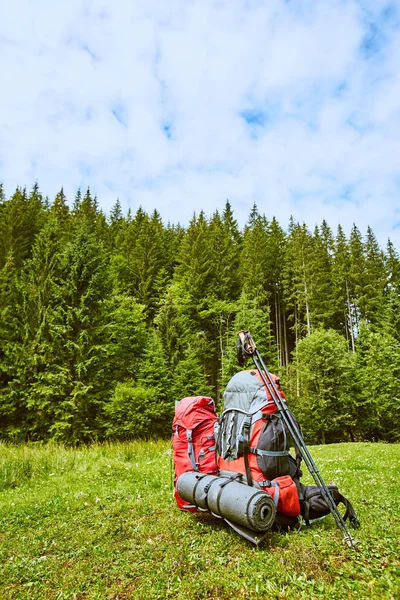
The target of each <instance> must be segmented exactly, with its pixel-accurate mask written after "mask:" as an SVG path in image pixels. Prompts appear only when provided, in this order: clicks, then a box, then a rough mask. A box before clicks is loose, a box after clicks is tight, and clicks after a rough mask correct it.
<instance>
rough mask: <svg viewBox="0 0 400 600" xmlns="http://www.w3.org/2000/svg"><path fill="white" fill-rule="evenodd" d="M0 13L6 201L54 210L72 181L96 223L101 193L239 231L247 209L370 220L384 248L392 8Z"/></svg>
mask: <svg viewBox="0 0 400 600" xmlns="http://www.w3.org/2000/svg"><path fill="white" fill-rule="evenodd" d="M3 4H4V6H2V7H1V9H0V67H1V71H2V84H3V91H2V94H1V95H0V181H2V182H3V183H4V186H5V189H6V193H7V194H9V195H10V194H11V193H12V191H13V189H14V188H15V187H16V186H17V185H27V186H31V185H32V184H33V182H34V181H35V180H36V179H37V180H38V181H39V185H40V187H41V189H42V191H43V193H44V194H48V195H49V196H50V197H54V196H55V194H56V193H57V191H58V190H59V188H60V187H61V186H64V189H65V190H66V192H67V194H68V197H69V198H70V200H72V199H73V197H74V195H75V193H76V190H77V188H78V187H82V188H83V189H85V188H86V186H88V185H90V187H91V189H92V191H93V192H94V193H95V194H97V196H98V198H99V202H100V205H101V206H103V207H104V208H105V209H106V210H109V209H110V207H111V206H112V205H113V204H114V202H115V200H116V198H117V197H119V198H120V200H121V202H122V204H123V206H124V207H125V209H126V208H127V207H128V206H130V207H131V208H132V210H136V209H137V208H138V206H139V205H142V206H143V207H144V208H145V209H147V210H148V211H149V212H150V211H152V210H153V209H154V208H157V210H158V211H159V212H160V213H161V215H162V217H163V218H164V220H165V221H167V220H170V221H172V222H178V221H180V222H182V223H186V222H187V221H188V220H189V219H190V217H191V215H192V214H193V212H194V211H196V212H199V211H200V210H201V209H203V210H204V211H205V212H206V214H208V215H211V213H212V212H213V211H214V210H215V209H216V208H218V209H222V208H223V206H224V204H225V201H226V199H227V198H229V199H230V201H231V203H232V205H233V208H234V211H235V215H236V217H237V218H238V219H239V221H240V223H241V224H242V225H243V224H244V222H245V220H246V219H247V216H248V214H249V212H250V209H251V207H252V205H253V203H254V201H256V202H257V204H258V205H259V208H260V210H261V211H263V212H265V213H266V215H267V216H268V217H272V216H273V215H276V216H277V218H278V219H279V221H280V223H281V225H282V226H283V227H286V226H287V223H288V220H289V216H290V215H291V214H293V216H294V217H295V218H297V219H298V220H300V221H305V222H306V223H307V224H308V225H309V227H310V228H311V229H312V228H313V227H314V225H315V224H316V223H320V222H321V221H322V219H324V218H325V219H326V220H327V221H328V223H329V224H330V225H331V227H332V228H333V229H335V228H336V226H337V224H338V223H341V224H342V225H343V226H344V227H345V230H346V231H347V232H349V231H350V228H351V226H352V223H353V222H355V223H356V224H357V225H358V226H359V227H360V229H361V230H362V231H364V232H365V230H366V227H367V225H368V224H370V225H371V226H372V228H373V230H374V232H375V233H376V234H377V236H378V238H379V240H380V242H381V244H385V243H386V239H387V237H389V236H390V237H391V238H392V239H393V241H394V242H395V243H396V244H397V245H399V244H400V232H399V231H398V230H397V228H396V227H395V228H394V229H392V228H393V227H394V226H395V225H396V224H397V220H398V213H397V207H398V206H399V202H398V195H399V191H400V190H399V181H400V178H399V170H400V167H399V166H398V160H397V156H398V154H399V148H398V139H399V133H400V104H399V103H400V76H399V72H398V64H399V58H400V56H399V55H400V38H399V36H398V29H396V27H397V25H396V23H397V22H398V20H399V14H396V8H395V6H394V8H393V7H392V8H390V6H389V8H388V5H387V3H386V2H383V1H382V2H381V1H380V2H378V1H377V0H370V1H369V3H368V2H361V1H360V2H358V1H357V0H348V1H344V0H343V1H340V0H329V1H327V2H323V3H322V2H321V3H317V4H315V2H311V1H307V0H302V1H299V2H283V1H281V0H252V1H246V2H245V1H239V0H230V1H222V0H221V1H217V0H192V1H190V2H189V1H187V0H171V1H170V2H168V3H163V2H158V1H156V0H142V1H139V0H136V1H135V2H134V3H132V2H128V1H127V0H126V1H121V2H118V3H116V4H115V5H110V3H105V2H102V1H97V0H93V1H83V0H71V1H70V2H69V3H62V2H50V1H48V0H42V1H38V2H35V3H31V2H28V1H27V0H20V1H19V2H15V3H8V4H7V5H5V3H3ZM246 111H248V112H247V113H246ZM246 114H247V115H250V116H251V115H252V114H253V115H260V118H259V122H260V123H261V124H260V123H259V124H256V125H254V124H251V123H247V122H246V118H245V117H246ZM248 119H250V117H249V116H248Z"/></svg>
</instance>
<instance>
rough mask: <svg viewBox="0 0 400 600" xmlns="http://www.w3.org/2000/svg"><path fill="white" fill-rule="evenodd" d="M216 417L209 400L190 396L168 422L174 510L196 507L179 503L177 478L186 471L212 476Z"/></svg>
mask: <svg viewBox="0 0 400 600" xmlns="http://www.w3.org/2000/svg"><path fill="white" fill-rule="evenodd" d="M217 422H218V417H217V415H216V412H215V404H214V400H213V399H212V398H208V397H206V396H194V397H190V398H183V400H181V401H180V402H178V404H177V406H176V408H175V417H174V420H173V423H172V448H173V455H174V468H175V479H174V495H175V500H176V503H177V505H178V507H179V508H180V509H182V510H188V511H190V512H196V511H197V507H196V506H194V505H193V504H190V503H189V502H186V501H185V500H183V499H182V498H181V497H180V496H179V494H178V492H177V490H176V481H177V479H178V477H179V475H182V473H186V472H187V471H199V472H200V473H207V474H215V473H216V472H217V465H216V462H215V434H214V429H215V426H216V423H217Z"/></svg>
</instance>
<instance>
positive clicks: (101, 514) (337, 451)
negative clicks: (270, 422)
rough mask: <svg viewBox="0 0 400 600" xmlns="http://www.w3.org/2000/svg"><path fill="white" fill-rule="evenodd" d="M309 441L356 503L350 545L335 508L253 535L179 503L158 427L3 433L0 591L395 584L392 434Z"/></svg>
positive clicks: (217, 593) (399, 451)
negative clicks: (128, 438)
mask: <svg viewBox="0 0 400 600" xmlns="http://www.w3.org/2000/svg"><path fill="white" fill-rule="evenodd" d="M310 450H311V452H312V454H313V456H314V458H315V460H316V462H317V463H318V466H319V468H320V470H321V472H322V473H323V475H324V477H325V480H326V482H329V483H330V482H335V483H336V484H338V486H339V487H340V489H342V491H343V493H345V494H346V496H348V497H349V498H350V499H351V501H352V503H353V504H354V506H355V509H356V510H357V514H358V516H359V519H360V521H361V529H360V530H358V531H357V532H356V537H357V541H358V543H359V547H360V549H359V551H358V552H354V551H353V550H351V549H350V548H348V547H347V546H346V545H345V544H344V543H343V541H342V539H341V535H340V531H339V530H338V529H337V528H336V526H335V523H334V520H333V518H332V516H328V517H327V518H325V519H324V520H323V521H320V522H316V523H314V524H312V525H311V526H310V527H302V528H301V529H300V530H296V531H290V532H288V533H285V534H282V533H278V532H271V533H270V534H269V535H268V537H267V539H266V540H265V542H264V543H263V545H262V546H260V547H259V548H255V547H254V546H252V545H251V544H249V543H248V542H246V541H244V540H243V539H241V538H239V537H238V536H237V535H236V534H235V533H234V532H233V531H232V530H230V529H229V528H228V527H226V526H224V525H223V524H222V523H221V522H220V521H218V520H217V519H214V518H213V517H211V516H207V515H191V514H189V513H183V512H181V511H179V510H178V509H177V507H176V505H175V502H174V501H173V496H172V471H171V468H172V467H171V450H170V444H169V442H166V441H164V442H163V441H158V442H157V441H149V442H144V441H143V442H126V443H114V444H109V443H105V444H98V445H92V446H87V447H81V448H67V447H64V446H62V445H57V444H54V443H50V444H48V445H42V444H29V445H19V446H13V445H4V444H3V445H1V447H0V486H1V496H0V515H1V516H0V523H1V525H0V539H1V544H0V547H1V550H0V553H1V567H0V596H1V597H2V598H4V599H10V600H11V599H14V598H15V599H16V598H20V599H21V598H29V599H31V598H37V599H39V598H40V599H47V598H48V599H50V598H51V599H52V600H54V599H55V598H57V599H70V600H72V599H78V600H79V599H99V600H100V599H102V600H103V599H104V598H109V599H125V598H126V599H131V598H134V599H137V600H139V599H142V600H147V599H156V598H159V599H163V598H177V599H181V600H184V599H185V600H186V599H187V598H191V599H198V600H200V599H201V600H206V599H207V600H223V599H224V600H228V599H231V598H244V599H248V600H250V599H252V600H253V599H255V598H271V599H279V600H290V599H291V600H295V599H296V600H297V599H301V598H303V599H306V598H307V599H309V598H311V599H312V598H326V599H329V600H330V599H337V600H339V599H356V598H357V599H365V598H382V599H387V600H390V599H391V598H393V599H395V598H398V597H399V594H400V563H399V556H400V551H399V539H400V528H399V523H400V508H399V502H398V499H399V495H400V484H399V479H398V473H399V470H400V446H399V445H397V444H380V443H377V444H373V443H348V444H333V445H324V446H313V447H312V448H310ZM307 479H310V477H309V476H306V477H305V480H307Z"/></svg>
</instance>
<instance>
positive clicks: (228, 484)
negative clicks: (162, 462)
mask: <svg viewBox="0 0 400 600" xmlns="http://www.w3.org/2000/svg"><path fill="white" fill-rule="evenodd" d="M177 491H178V494H179V495H180V496H181V498H183V499H184V500H186V501H187V502H190V503H191V504H195V505H196V506H197V507H198V508H199V509H201V510H208V511H210V512H211V513H212V514H214V515H215V516H218V517H222V518H223V519H226V520H228V521H232V522H233V523H237V524H238V525H241V526H242V527H245V528H247V529H250V530H252V531H268V529H271V527H272V525H273V524H274V521H275V514H276V508H275V504H274V501H273V499H272V498H271V496H270V495H269V494H266V493H265V492H263V491H262V490H260V489H257V488H253V487H249V486H248V485H245V484H243V483H239V482H238V481H235V480H233V479H229V478H228V477H216V476H215V475H204V474H203V473H198V472H196V471H189V472H187V473H183V474H182V475H181V476H180V477H179V478H178V481H177Z"/></svg>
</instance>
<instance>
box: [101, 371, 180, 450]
mask: <svg viewBox="0 0 400 600" xmlns="http://www.w3.org/2000/svg"><path fill="white" fill-rule="evenodd" d="M104 414H105V418H106V422H107V426H106V432H107V435H108V436H109V437H110V438H114V439H115V438H117V439H129V438H131V439H132V438H138V437H140V438H143V437H146V438H148V437H164V438H165V437H169V435H170V426H171V419H172V416H173V411H172V410H166V407H165V405H164V404H163V403H162V402H160V398H159V391H158V389H157V388H156V387H149V386H146V387H145V386H144V385H135V384H134V383H133V382H132V383H129V382H126V383H119V384H118V385H117V387H116V388H115V391H114V394H113V395H112V397H111V400H110V402H108V403H107V404H106V405H105V407H104Z"/></svg>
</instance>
